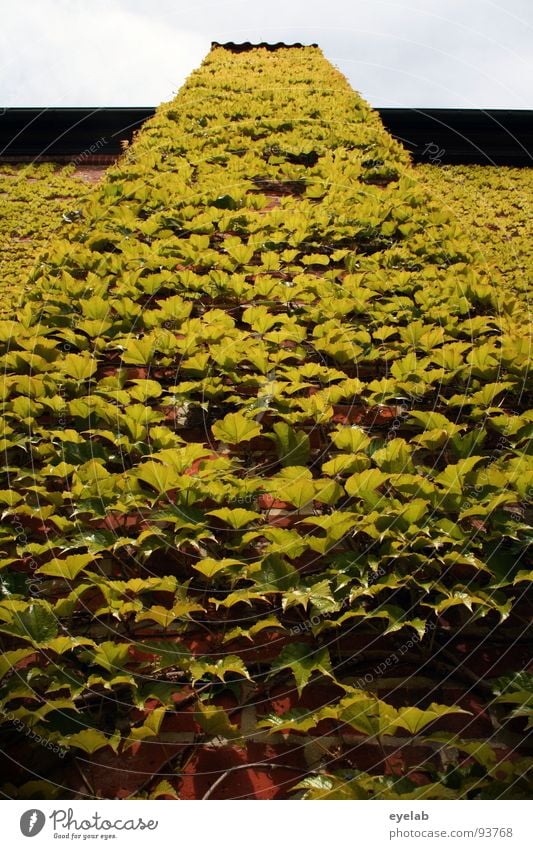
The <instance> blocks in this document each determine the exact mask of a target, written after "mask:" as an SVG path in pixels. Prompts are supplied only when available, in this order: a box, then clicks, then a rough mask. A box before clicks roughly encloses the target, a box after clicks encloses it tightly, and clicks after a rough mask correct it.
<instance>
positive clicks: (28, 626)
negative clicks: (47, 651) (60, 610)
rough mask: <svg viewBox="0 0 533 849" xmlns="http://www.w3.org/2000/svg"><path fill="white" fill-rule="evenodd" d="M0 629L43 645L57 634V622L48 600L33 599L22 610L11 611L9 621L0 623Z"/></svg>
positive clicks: (37, 644)
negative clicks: (33, 600)
mask: <svg viewBox="0 0 533 849" xmlns="http://www.w3.org/2000/svg"><path fill="white" fill-rule="evenodd" d="M0 631H3V632H4V633H6V634H12V635H13V636H15V637H20V638H21V639H22V640H28V641H29V642H31V643H34V645H36V646H45V645H46V644H47V642H48V641H49V640H52V639H53V638H54V637H56V636H57V632H58V622H57V619H56V616H55V614H54V612H53V610H52V608H51V607H50V605H49V604H48V602H46V601H35V602H32V603H31V604H29V605H27V607H26V608H25V609H23V610H15V611H13V612H12V613H11V616H10V621H9V622H7V621H6V622H2V623H0Z"/></svg>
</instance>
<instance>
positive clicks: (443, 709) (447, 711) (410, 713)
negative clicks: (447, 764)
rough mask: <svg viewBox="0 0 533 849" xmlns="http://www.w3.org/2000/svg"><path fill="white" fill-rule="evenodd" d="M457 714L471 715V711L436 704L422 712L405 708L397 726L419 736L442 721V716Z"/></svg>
mask: <svg viewBox="0 0 533 849" xmlns="http://www.w3.org/2000/svg"><path fill="white" fill-rule="evenodd" d="M455 713H465V714H469V713H470V711H468V710H463V709H462V708H459V707H455V706H454V705H453V706H448V705H437V704H435V703H434V702H433V703H432V704H431V705H430V706H429V708H428V709H427V710H421V709H420V708H417V707H403V708H400V709H399V711H398V717H397V719H396V726H397V727H398V728H405V730H406V731H408V732H409V734H419V733H420V731H422V729H423V728H425V727H426V725H429V724H430V723H431V722H434V721H435V720H436V719H440V717H442V716H450V715H451V714H455Z"/></svg>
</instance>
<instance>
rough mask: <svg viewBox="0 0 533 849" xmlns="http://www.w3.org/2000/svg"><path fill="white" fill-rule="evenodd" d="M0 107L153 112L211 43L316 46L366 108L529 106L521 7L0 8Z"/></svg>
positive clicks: (107, 0)
mask: <svg viewBox="0 0 533 849" xmlns="http://www.w3.org/2000/svg"><path fill="white" fill-rule="evenodd" d="M0 10H1V15H2V17H1V19H2V27H1V31H0V108H2V107H13V106H34V107H47V106H63V107H65V106H156V105H158V104H159V103H161V102H162V101H166V100H170V99H171V98H172V97H173V96H174V95H175V93H176V92H177V91H178V90H179V88H180V86H181V85H182V83H183V82H184V80H185V79H186V77H187V76H188V74H189V73H190V72H191V71H192V70H193V69H194V68H195V67H197V66H198V65H199V64H200V62H201V60H202V59H203V57H204V56H205V54H206V53H207V51H208V50H209V47H210V43H211V41H213V40H214V41H254V42H256V41H284V42H294V41H301V42H304V43H312V42H317V43H318V44H319V45H320V47H321V48H322V50H323V51H324V53H325V55H326V57H327V58H328V59H329V60H330V61H331V62H332V63H333V64H334V65H336V66H337V67H338V68H339V69H340V70H341V71H342V72H343V73H344V74H345V75H346V76H347V77H348V79H349V81H350V83H351V84H352V86H353V87H354V88H355V89H356V90H357V91H359V92H361V94H362V95H363V97H365V98H366V100H367V101H368V102H369V103H371V104H372V105H373V106H376V107H386V106H389V107H391V106H398V107H422V108H423V107H458V108H461V107H464V108H479V109H488V108H507V109H520V108H532V107H533V3H532V2H531V0H501V2H494V1H493V0H388V2H385V0H321V2H319V0H191V2H183V0H90V2H88V0H22V2H20V0H19V2H18V3H13V2H12V0H0Z"/></svg>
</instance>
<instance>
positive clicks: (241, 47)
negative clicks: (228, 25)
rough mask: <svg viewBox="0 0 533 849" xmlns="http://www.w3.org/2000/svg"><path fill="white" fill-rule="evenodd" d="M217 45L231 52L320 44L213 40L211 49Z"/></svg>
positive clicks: (299, 47) (271, 49)
mask: <svg viewBox="0 0 533 849" xmlns="http://www.w3.org/2000/svg"><path fill="white" fill-rule="evenodd" d="M217 47H222V48H223V49H224V50H229V51H230V53H246V52H247V51H248V50H256V49H257V48H259V47H263V48H264V49H265V50H270V51H272V52H273V51H275V50H284V49H294V48H296V49H301V48H303V47H318V44H301V43H300V42H299V41H295V42H294V44H285V42H283V41H276V42H274V43H270V42H268V41H258V42H255V43H254V42H252V41H243V42H240V43H238V42H236V41H225V42H221V41H212V42H211V50H214V49H215V48H217Z"/></svg>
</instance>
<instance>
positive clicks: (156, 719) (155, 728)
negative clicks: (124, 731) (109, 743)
mask: <svg viewBox="0 0 533 849" xmlns="http://www.w3.org/2000/svg"><path fill="white" fill-rule="evenodd" d="M165 713H166V708H165V707H159V708H156V709H155V710H153V711H151V713H150V714H149V715H148V717H147V718H146V720H145V721H144V723H143V724H142V725H141V726H138V727H137V728H130V730H129V733H128V736H127V738H126V741H125V742H124V744H123V751H124V752H127V750H128V749H130V748H131V747H132V746H133V745H134V744H135V743H138V742H140V741H141V740H146V739H147V738H149V737H157V735H158V734H159V730H160V728H161V723H162V722H163V719H164V718H165Z"/></svg>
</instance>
